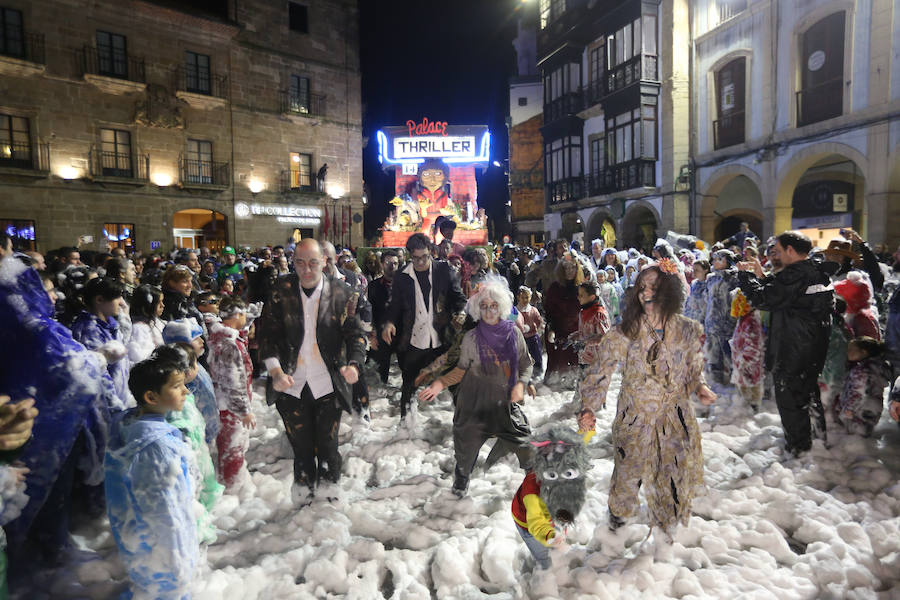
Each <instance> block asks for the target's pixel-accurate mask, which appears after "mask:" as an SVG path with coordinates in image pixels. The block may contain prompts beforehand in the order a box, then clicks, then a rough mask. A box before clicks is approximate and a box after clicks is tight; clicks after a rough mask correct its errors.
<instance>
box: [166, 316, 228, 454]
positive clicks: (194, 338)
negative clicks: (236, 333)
mask: <svg viewBox="0 0 900 600" xmlns="http://www.w3.org/2000/svg"><path fill="white" fill-rule="evenodd" d="M214 322H218V321H213V320H207V327H212V324H213V323H214ZM162 337H163V342H164V343H166V344H176V343H183V344H189V345H190V346H191V348H192V349H193V351H194V354H195V355H196V356H197V358H198V362H197V376H196V377H194V378H193V379H188V380H187V381H185V383H184V384H185V386H186V387H187V389H188V391H189V392H190V393H191V394H193V396H194V403H195V404H196V405H197V408H198V409H199V410H200V414H202V415H203V420H204V421H205V422H206V432H205V434H204V438H205V439H206V443H207V444H212V442H213V440H215V439H216V436H217V435H218V434H219V404H218V402H217V401H216V393H215V391H214V389H213V382H212V378H211V377H210V376H209V371H207V370H206V369H205V368H204V367H203V365H202V364H200V362H199V357H201V356H203V351H204V349H205V346H204V344H203V330H202V329H200V326H199V325H197V321H195V320H194V319H177V320H175V321H169V323H167V324H166V326H165V328H164V329H163V334H162Z"/></svg>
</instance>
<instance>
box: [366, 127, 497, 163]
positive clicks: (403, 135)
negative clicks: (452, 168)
mask: <svg viewBox="0 0 900 600" xmlns="http://www.w3.org/2000/svg"><path fill="white" fill-rule="evenodd" d="M412 123H413V122H412V121H408V122H407V126H406V127H385V128H384V129H383V130H379V131H377V132H375V139H376V140H377V142H378V162H379V163H381V164H382V165H383V166H385V167H387V166H392V165H411V164H415V165H420V164H422V163H424V162H425V161H426V160H427V159H435V158H439V159H441V160H443V162H444V163H446V164H448V165H452V164H475V163H489V162H490V160H491V132H490V130H489V129H488V128H487V126H485V125H456V126H452V125H451V126H448V125H447V124H446V122H440V121H439V122H437V123H429V122H428V120H427V119H423V124H425V125H426V126H427V128H426V127H424V126H422V125H420V126H418V128H416V127H413V125H411V124H412ZM435 125H437V127H435ZM416 129H419V130H422V129H425V130H427V131H432V132H433V133H429V134H423V135H416ZM438 131H439V132H440V133H438ZM464 139H465V140H467V141H469V140H471V141H474V147H472V151H470V152H467V153H465V154H463V153H462V151H460V154H458V155H454V154H449V155H448V154H447V153H446V152H443V151H436V150H432V149H431V148H435V147H436V146H435V145H436V144H437V143H438V142H443V144H446V140H451V142H450V143H451V144H452V143H453V141H456V142H457V143H459V142H461V141H462V140H464ZM398 142H400V143H408V144H421V145H420V146H419V147H420V148H423V151H422V152H419V153H416V152H413V151H410V152H409V154H408V155H405V156H398V155H397V153H396V152H395V150H396V145H395V144H396V143H398ZM443 144H442V145H443Z"/></svg>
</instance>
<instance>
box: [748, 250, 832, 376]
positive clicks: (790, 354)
mask: <svg viewBox="0 0 900 600" xmlns="http://www.w3.org/2000/svg"><path fill="white" fill-rule="evenodd" d="M738 279H739V281H740V286H741V291H743V292H744V295H745V296H747V300H748V301H749V302H750V304H751V305H753V307H754V308H756V309H759V310H767V311H769V312H770V313H771V325H770V327H769V332H768V334H769V338H768V343H767V344H766V368H767V369H769V370H772V371H774V370H778V371H781V372H782V373H786V374H794V373H796V374H800V373H804V372H808V371H814V372H815V373H816V374H818V373H821V372H822V367H823V366H824V364H825V355H826V353H827V352H828V337H829V334H830V332H831V311H832V307H833V305H834V286H832V285H831V279H830V278H829V277H828V275H827V274H826V273H825V272H824V271H821V270H820V269H819V267H818V265H817V264H816V263H814V262H813V261H812V260H810V259H806V260H801V261H798V262H795V263H792V264H790V265H788V266H786V267H785V268H784V269H782V270H781V271H779V272H778V274H776V275H774V276H769V277H766V278H764V279H757V278H756V276H754V275H753V274H752V273H749V272H747V271H739V272H738Z"/></svg>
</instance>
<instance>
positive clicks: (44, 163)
mask: <svg viewBox="0 0 900 600" xmlns="http://www.w3.org/2000/svg"><path fill="white" fill-rule="evenodd" d="M2 167H7V168H14V169H28V170H30V171H49V170H50V145H49V144H30V143H21V142H8V141H0V168H2Z"/></svg>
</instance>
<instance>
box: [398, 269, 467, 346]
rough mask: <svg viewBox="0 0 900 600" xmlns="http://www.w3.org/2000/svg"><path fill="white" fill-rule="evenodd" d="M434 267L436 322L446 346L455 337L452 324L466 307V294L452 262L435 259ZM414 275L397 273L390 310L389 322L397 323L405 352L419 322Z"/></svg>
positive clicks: (433, 296) (434, 312)
mask: <svg viewBox="0 0 900 600" xmlns="http://www.w3.org/2000/svg"><path fill="white" fill-rule="evenodd" d="M431 266H432V272H431V300H432V307H433V313H432V324H433V325H434V328H435V329H436V330H437V332H438V336H440V341H441V345H442V346H445V345H448V344H449V343H450V341H451V339H452V337H453V331H451V329H452V327H451V326H450V323H451V321H452V319H453V316H454V315H456V314H457V313H459V312H461V311H462V310H463V309H464V308H465V306H466V297H465V295H464V294H463V293H462V289H461V288H460V287H459V277H458V276H457V275H456V273H454V272H453V269H451V268H450V265H449V264H448V263H446V262H444V261H432V263H431ZM404 270H405V269H404ZM413 277H415V275H408V274H407V273H397V275H395V276H394V284H393V288H394V289H393V293H392V294H391V303H390V305H389V306H388V310H387V322H390V323H393V324H394V326H395V327H396V328H397V335H398V336H399V343H398V345H397V348H398V349H399V350H400V351H401V352H402V351H404V350H406V349H407V348H408V347H409V340H410V338H411V337H412V329H413V324H414V323H415V321H416V296H415V294H416V285H415V283H414V282H413V279H412V278H413Z"/></svg>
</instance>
